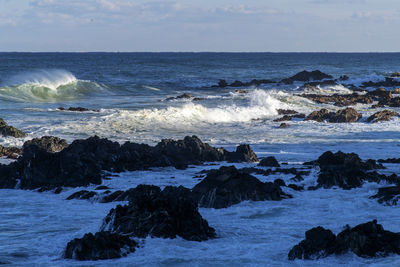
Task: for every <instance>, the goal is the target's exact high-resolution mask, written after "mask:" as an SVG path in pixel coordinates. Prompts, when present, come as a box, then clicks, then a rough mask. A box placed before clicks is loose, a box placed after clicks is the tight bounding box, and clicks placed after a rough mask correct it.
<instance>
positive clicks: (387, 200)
mask: <svg viewBox="0 0 400 267" xmlns="http://www.w3.org/2000/svg"><path fill="white" fill-rule="evenodd" d="M370 198H376V199H378V202H379V203H381V204H386V205H397V203H398V202H399V199H400V185H396V186H387V187H381V188H379V189H378V193H376V195H373V196H371V197H370Z"/></svg>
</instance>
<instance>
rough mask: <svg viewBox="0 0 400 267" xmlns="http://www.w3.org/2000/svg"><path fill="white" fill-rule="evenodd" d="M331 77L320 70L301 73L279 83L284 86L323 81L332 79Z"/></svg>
mask: <svg viewBox="0 0 400 267" xmlns="http://www.w3.org/2000/svg"><path fill="white" fill-rule="evenodd" d="M332 78H333V77H332V76H331V75H328V74H325V73H323V72H321V71H320V70H314V71H310V72H309V71H306V70H304V71H302V72H299V73H297V74H295V75H293V76H291V77H289V78H286V79H283V80H282V81H281V82H282V83H286V84H292V83H293V82H294V81H300V82H308V81H311V80H323V79H332Z"/></svg>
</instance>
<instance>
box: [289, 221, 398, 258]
mask: <svg viewBox="0 0 400 267" xmlns="http://www.w3.org/2000/svg"><path fill="white" fill-rule="evenodd" d="M349 251H351V252H353V253H354V254H356V255H357V256H359V257H381V256H388V255H390V254H393V253H395V254H400V233H393V232H390V231H386V230H384V229H383V227H382V225H380V224H377V221H376V220H373V221H371V222H367V223H363V224H359V225H357V226H355V227H354V228H350V226H348V225H347V226H346V228H345V230H343V231H342V232H340V233H339V234H338V235H337V236H335V235H334V234H333V233H332V232H331V231H330V230H326V229H324V228H322V227H321V226H318V227H316V228H313V229H311V230H309V231H307V232H306V239H305V240H303V241H301V242H300V243H299V244H298V245H296V246H294V247H293V248H292V250H290V252H289V255H288V258H289V260H294V259H318V258H321V257H327V256H329V255H332V254H344V253H347V252H349Z"/></svg>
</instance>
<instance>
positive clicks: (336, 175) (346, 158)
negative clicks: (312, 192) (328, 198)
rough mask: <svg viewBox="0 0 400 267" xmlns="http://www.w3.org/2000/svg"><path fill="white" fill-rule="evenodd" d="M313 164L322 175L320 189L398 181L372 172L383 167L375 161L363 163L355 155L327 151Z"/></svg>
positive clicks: (346, 187)
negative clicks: (317, 166) (366, 182)
mask: <svg viewBox="0 0 400 267" xmlns="http://www.w3.org/2000/svg"><path fill="white" fill-rule="evenodd" d="M312 163H313V164H316V165H319V168H320V173H319V175H318V180H317V182H318V187H323V188H330V187H333V186H338V187H341V188H343V189H351V188H355V187H360V186H362V184H363V183H364V182H365V181H369V182H380V181H383V180H385V181H388V182H396V181H397V180H398V178H397V176H396V175H392V176H389V177H388V176H385V175H383V174H378V173H377V172H376V171H371V170H375V169H382V168H383V166H382V165H381V164H377V163H376V161H375V160H367V161H362V160H361V159H360V158H359V156H358V155H357V154H355V153H343V152H341V151H338V152H336V153H332V152H331V151H327V152H325V153H323V154H322V155H321V156H320V157H319V158H318V160H316V161H314V162H312ZM306 164H310V163H306Z"/></svg>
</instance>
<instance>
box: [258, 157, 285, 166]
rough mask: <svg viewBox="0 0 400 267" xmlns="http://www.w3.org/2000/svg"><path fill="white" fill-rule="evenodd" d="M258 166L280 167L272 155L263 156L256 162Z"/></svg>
mask: <svg viewBox="0 0 400 267" xmlns="http://www.w3.org/2000/svg"><path fill="white" fill-rule="evenodd" d="M258 166H262V167H280V165H279V163H278V161H277V160H276V158H275V157H273V156H270V157H266V158H263V159H262V160H261V161H260V163H259V164H258Z"/></svg>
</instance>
